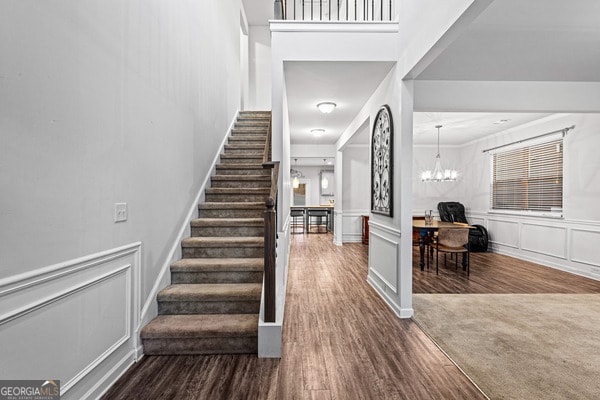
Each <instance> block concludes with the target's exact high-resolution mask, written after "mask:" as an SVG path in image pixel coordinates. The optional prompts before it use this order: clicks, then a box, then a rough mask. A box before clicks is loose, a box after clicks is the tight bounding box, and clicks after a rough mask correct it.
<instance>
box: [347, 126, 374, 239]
mask: <svg viewBox="0 0 600 400" xmlns="http://www.w3.org/2000/svg"><path fill="white" fill-rule="evenodd" d="M365 129H368V127H365ZM343 154H344V156H343V179H344V184H343V186H342V204H343V210H342V215H343V223H342V226H343V237H342V241H343V242H360V241H361V240H362V216H363V215H369V213H370V210H371V198H370V196H369V193H370V187H371V186H370V185H371V166H370V164H369V145H362V146H358V145H356V146H346V147H345V148H344V152H343Z"/></svg>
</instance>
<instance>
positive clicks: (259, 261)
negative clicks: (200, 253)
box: [171, 258, 264, 272]
mask: <svg viewBox="0 0 600 400" xmlns="http://www.w3.org/2000/svg"><path fill="white" fill-rule="evenodd" d="M263 265H264V259H263V258H182V259H181V260H178V261H176V262H174V263H173V264H172V265H171V271H172V272H198V271H262V270H263Z"/></svg>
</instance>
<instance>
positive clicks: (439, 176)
mask: <svg viewBox="0 0 600 400" xmlns="http://www.w3.org/2000/svg"><path fill="white" fill-rule="evenodd" d="M435 127H436V128H437V155H436V156H435V167H434V169H433V171H431V170H427V171H423V172H422V173H421V180H422V181H423V182H450V181H455V180H456V178H458V172H457V171H456V170H454V169H444V168H442V162H441V159H440V128H441V127H442V125H436V126H435Z"/></svg>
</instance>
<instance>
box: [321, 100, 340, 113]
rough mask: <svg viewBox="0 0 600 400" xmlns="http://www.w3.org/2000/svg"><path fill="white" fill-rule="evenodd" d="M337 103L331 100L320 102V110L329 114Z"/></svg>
mask: <svg viewBox="0 0 600 400" xmlns="http://www.w3.org/2000/svg"><path fill="white" fill-rule="evenodd" d="M336 105H337V104H335V103H333V102H331V101H325V102H323V103H319V104H317V108H318V109H319V111H321V112H322V113H323V114H329V113H330V112H332V111H333V109H334V108H335V107H336Z"/></svg>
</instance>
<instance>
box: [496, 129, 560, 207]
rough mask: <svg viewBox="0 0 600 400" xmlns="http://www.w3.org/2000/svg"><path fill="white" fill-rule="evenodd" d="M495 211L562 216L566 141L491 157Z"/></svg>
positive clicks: (552, 142) (499, 152)
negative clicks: (564, 146) (564, 148)
mask: <svg viewBox="0 0 600 400" xmlns="http://www.w3.org/2000/svg"><path fill="white" fill-rule="evenodd" d="M491 161H492V169H491V171H492V188H491V208H492V210H510V211H529V212H541V213H548V212H551V213H558V214H561V213H562V206H563V139H562V137H561V138H560V139H557V140H552V141H550V142H545V143H541V144H535V145H531V146H527V147H520V148H516V149H514V148H513V149H510V150H503V151H496V152H495V153H493V154H492V157H491Z"/></svg>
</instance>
